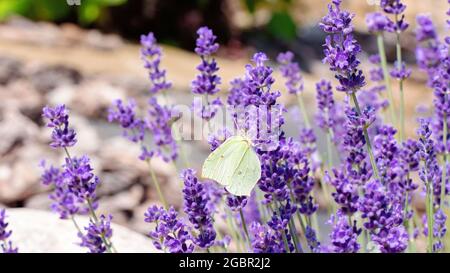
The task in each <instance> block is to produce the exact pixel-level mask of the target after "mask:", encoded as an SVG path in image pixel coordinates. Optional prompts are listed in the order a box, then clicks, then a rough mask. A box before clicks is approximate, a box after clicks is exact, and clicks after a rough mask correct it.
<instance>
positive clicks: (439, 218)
mask: <svg viewBox="0 0 450 273" xmlns="http://www.w3.org/2000/svg"><path fill="white" fill-rule="evenodd" d="M446 220H447V216H446V215H445V213H444V212H442V210H441V209H438V210H437V211H436V213H435V214H434V227H433V236H434V238H436V239H437V240H436V242H435V243H434V245H433V252H437V251H439V250H441V249H443V248H444V243H443V242H442V241H443V239H444V237H445V233H446V232H447V227H446V225H445V221H446Z"/></svg>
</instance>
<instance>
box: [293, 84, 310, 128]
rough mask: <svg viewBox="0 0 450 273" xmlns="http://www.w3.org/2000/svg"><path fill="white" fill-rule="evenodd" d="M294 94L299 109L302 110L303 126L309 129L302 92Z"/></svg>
mask: <svg viewBox="0 0 450 273" xmlns="http://www.w3.org/2000/svg"><path fill="white" fill-rule="evenodd" d="M296 96H297V102H298V106H299V107H300V111H301V112H302V116H303V121H304V122H305V126H306V128H308V129H310V128H311V122H310V121H309V117H308V113H307V111H306V108H305V102H304V100H303V92H302V93H300V94H297V95H296Z"/></svg>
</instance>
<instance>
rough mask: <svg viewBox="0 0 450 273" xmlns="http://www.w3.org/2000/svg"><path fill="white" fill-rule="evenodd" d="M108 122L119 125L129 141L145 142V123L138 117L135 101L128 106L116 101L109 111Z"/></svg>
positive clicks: (131, 101)
mask: <svg viewBox="0 0 450 273" xmlns="http://www.w3.org/2000/svg"><path fill="white" fill-rule="evenodd" d="M108 121H109V122H114V121H116V122H117V123H119V124H120V126H121V127H122V128H123V135H124V137H126V138H127V139H129V140H131V141H133V142H139V141H142V140H144V135H145V128H144V122H143V121H142V120H141V119H140V118H138V117H137V116H136V102H135V101H134V100H129V102H128V104H124V103H123V102H122V100H116V101H114V104H113V106H112V107H110V108H109V109H108Z"/></svg>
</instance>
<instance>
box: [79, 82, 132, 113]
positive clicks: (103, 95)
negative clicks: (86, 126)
mask: <svg viewBox="0 0 450 273" xmlns="http://www.w3.org/2000/svg"><path fill="white" fill-rule="evenodd" d="M125 97H126V95H125V91H124V90H123V89H122V88H120V87H115V86H113V85H111V84H109V83H108V82H105V81H102V80H90V81H85V82H83V83H82V84H81V85H80V86H79V87H78V88H77V89H76V90H75V94H74V97H73V101H72V106H73V107H74V108H76V109H77V111H79V112H81V113H83V115H85V116H89V117H104V118H106V117H107V113H108V111H107V109H108V108H109V107H110V106H111V104H112V102H113V101H114V100H116V99H124V98H125Z"/></svg>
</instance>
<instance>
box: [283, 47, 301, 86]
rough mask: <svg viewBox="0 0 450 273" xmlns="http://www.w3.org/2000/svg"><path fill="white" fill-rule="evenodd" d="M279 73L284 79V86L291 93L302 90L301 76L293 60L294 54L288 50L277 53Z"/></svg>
mask: <svg viewBox="0 0 450 273" xmlns="http://www.w3.org/2000/svg"><path fill="white" fill-rule="evenodd" d="M277 61H278V63H279V64H280V71H281V75H282V76H283V77H284V78H285V79H286V87H287V89H288V91H289V93H291V94H298V93H300V92H302V91H303V77H302V75H301V74H300V67H299V66H298V63H296V62H294V54H293V53H292V52H290V51H286V52H285V53H280V54H278V57H277Z"/></svg>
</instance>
